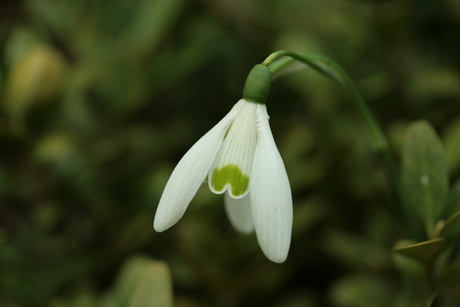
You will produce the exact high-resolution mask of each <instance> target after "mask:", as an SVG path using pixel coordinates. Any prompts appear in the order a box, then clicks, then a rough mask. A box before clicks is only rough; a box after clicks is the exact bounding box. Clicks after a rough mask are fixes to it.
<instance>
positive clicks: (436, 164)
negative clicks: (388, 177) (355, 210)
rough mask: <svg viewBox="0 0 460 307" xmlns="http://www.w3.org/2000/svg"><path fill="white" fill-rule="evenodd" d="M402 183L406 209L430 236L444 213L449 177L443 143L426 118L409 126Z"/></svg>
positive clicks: (403, 161) (403, 159) (403, 156)
mask: <svg viewBox="0 0 460 307" xmlns="http://www.w3.org/2000/svg"><path fill="white" fill-rule="evenodd" d="M402 184H403V191H404V200H405V206H406V211H407V212H408V214H409V215H414V216H415V219H414V220H413V223H417V222H421V224H422V225H423V227H424V232H425V234H426V235H427V236H428V237H431V236H432V235H433V231H434V227H435V225H436V223H437V222H438V221H439V219H441V217H443V215H444V214H445V213H446V205H447V203H446V202H447V192H448V177H447V166H446V161H445V157H444V150H443V147H442V143H441V141H440V140H439V138H438V137H437V135H436V133H435V132H434V130H433V128H432V127H431V126H430V124H429V123H427V122H425V121H420V122H416V123H414V124H412V125H410V126H409V128H408V132H407V141H406V143H405V146H404V148H403V152H402Z"/></svg>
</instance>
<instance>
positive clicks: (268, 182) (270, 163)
mask: <svg viewBox="0 0 460 307" xmlns="http://www.w3.org/2000/svg"><path fill="white" fill-rule="evenodd" d="M257 129H258V141H257V148H256V151H255V155H254V164H253V167H252V172H251V184H250V189H251V193H250V194H249V196H250V198H251V209H252V216H253V220H254V227H255V231H256V235H257V240H258V242H259V245H260V247H261V248H262V251H263V252H264V254H265V255H266V256H267V258H268V259H270V260H271V261H273V262H277V263H281V262H284V261H285V260H286V257H287V254H288V252H289V246H290V243H291V231H292V195H291V188H290V185H289V179H288V177H287V174H286V169H285V167H284V164H283V160H282V159H281V156H280V154H279V152H278V149H277V148H276V144H275V141H274V139H273V135H272V133H271V130H270V126H269V123H268V114H267V110H266V106H265V105H259V106H258V110H257Z"/></svg>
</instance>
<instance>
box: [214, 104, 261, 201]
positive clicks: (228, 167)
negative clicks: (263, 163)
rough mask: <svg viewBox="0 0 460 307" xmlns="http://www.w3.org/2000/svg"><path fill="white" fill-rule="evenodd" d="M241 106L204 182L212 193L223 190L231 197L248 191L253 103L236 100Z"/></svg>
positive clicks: (254, 127)
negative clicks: (206, 182)
mask: <svg viewBox="0 0 460 307" xmlns="http://www.w3.org/2000/svg"><path fill="white" fill-rule="evenodd" d="M240 103H241V104H242V107H241V109H240V111H239V113H238V115H237V116H236V117H235V120H234V121H233V123H232V126H231V127H230V130H229V131H228V134H227V136H226V137H225V140H224V142H223V144H222V147H221V149H220V151H219V153H218V154H217V156H216V160H215V162H214V165H213V167H212V168H211V169H210V170H209V174H208V184H209V188H210V189H211V191H212V192H213V193H216V194H221V193H224V192H225V191H226V190H228V192H229V193H230V195H231V196H232V197H233V198H242V197H244V196H245V195H246V194H247V193H248V191H249V181H250V173H251V169H252V161H253V158H254V151H255V149H256V144H257V121H256V111H257V104H256V103H253V102H248V101H246V100H244V99H241V100H240Z"/></svg>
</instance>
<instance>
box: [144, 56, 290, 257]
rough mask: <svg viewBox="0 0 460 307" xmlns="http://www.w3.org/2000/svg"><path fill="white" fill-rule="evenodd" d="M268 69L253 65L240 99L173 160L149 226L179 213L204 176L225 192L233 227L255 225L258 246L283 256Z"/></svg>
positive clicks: (281, 171)
mask: <svg viewBox="0 0 460 307" xmlns="http://www.w3.org/2000/svg"><path fill="white" fill-rule="evenodd" d="M270 85H271V71H270V69H269V68H268V67H267V66H264V65H256V66H255V67H254V68H253V70H252V71H251V72H250V74H249V76H248V79H247V81H246V85H245V88H244V92H243V99H241V100H240V101H238V102H237V103H236V104H235V105H234V106H233V108H232V110H231V111H230V112H229V113H228V114H227V115H226V116H225V117H224V118H223V119H222V120H221V121H220V122H219V123H218V124H217V125H216V126H215V127H214V128H212V129H211V130H210V131H209V132H208V133H206V134H205V135H204V136H203V137H202V138H201V139H200V140H198V142H196V143H195V145H193V146H192V148H190V150H189V151H188V152H187V153H186V154H185V155H184V157H183V158H182V159H181V160H180V161H179V163H178V165H177V166H176V168H175V169H174V171H173V173H172V174H171V177H170V178H169V181H168V183H167V184H166V187H165V189H164V192H163V195H162V196H161V199H160V203H159V205H158V208H157V212H156V214H155V220H154V224H153V225H154V228H155V230H156V231H158V232H162V231H164V230H166V229H168V228H170V227H171V226H173V225H174V224H176V223H177V221H178V220H179V219H180V218H181V217H182V215H183V214H184V212H185V210H186V209H187V207H188V205H189V203H190V201H191V200H192V198H193V197H194V195H195V194H196V192H197V190H198V188H199V187H200V186H201V184H202V183H203V181H204V180H205V179H206V178H207V179H208V180H207V181H208V185H209V188H210V189H211V191H212V192H214V193H216V194H222V193H225V199H224V202H225V210H226V212H227V215H228V217H229V219H230V222H231V224H232V225H233V226H234V228H235V229H237V230H238V231H240V232H242V233H250V232H252V231H253V229H255V232H256V235H257V240H258V242H259V245H260V247H261V248H262V251H263V252H264V254H265V255H266V256H267V258H268V259H270V260H271V261H273V262H277V263H281V262H284V261H285V260H286V257H287V254H288V251H289V246H290V241H291V228H292V197H291V188H290V185H289V180H288V177H287V174H286V170H285V167H284V164H283V161H282V159H281V156H280V154H279V152H278V149H277V148H276V145H275V141H274V139H273V136H272V133H271V130H270V126H269V123H268V119H269V116H268V113H267V108H266V106H265V101H266V99H267V96H268V93H269V90H270Z"/></svg>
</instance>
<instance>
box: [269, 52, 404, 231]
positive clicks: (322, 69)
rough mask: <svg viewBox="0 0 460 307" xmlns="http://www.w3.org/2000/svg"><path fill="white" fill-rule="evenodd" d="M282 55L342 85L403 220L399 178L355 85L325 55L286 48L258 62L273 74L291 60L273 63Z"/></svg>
mask: <svg viewBox="0 0 460 307" xmlns="http://www.w3.org/2000/svg"><path fill="white" fill-rule="evenodd" d="M284 56H288V57H290V58H292V59H294V60H297V61H300V62H302V63H304V64H307V65H308V66H309V67H310V68H312V69H314V70H316V71H317V72H319V73H321V74H323V75H325V76H327V77H329V78H332V79H334V80H336V81H337V82H339V83H340V84H341V85H342V86H343V87H344V88H345V90H346V91H347V93H348V94H349V95H350V97H351V98H352V102H353V103H354V106H355V107H356V109H357V110H358V113H359V115H360V116H361V117H362V118H363V119H364V122H365V124H366V125H367V127H368V128H369V130H370V131H371V135H372V137H373V140H374V143H375V146H376V150H377V152H378V153H379V154H380V156H381V157H382V160H383V163H384V165H385V168H386V172H387V176H388V179H389V181H390V188H391V190H392V192H393V194H394V196H395V200H396V202H397V205H398V208H399V210H400V211H401V214H402V215H403V217H404V218H405V219H407V213H406V212H405V210H404V206H403V205H402V202H403V200H402V193H401V183H400V181H401V179H400V177H399V172H398V169H397V167H396V163H395V161H394V158H393V155H392V153H391V151H390V147H389V143H388V140H387V138H386V136H385V134H384V133H383V131H382V129H381V128H380V126H379V124H378V122H377V120H376V119H375V117H374V115H373V114H372V112H371V110H370V109H369V107H368V106H367V104H366V103H365V101H364V99H363V97H362V96H361V94H360V92H359V91H358V88H357V87H356V85H355V84H354V82H353V81H352V80H351V78H350V77H349V76H348V74H347V73H346V72H345V71H344V70H343V69H342V67H341V66H340V65H338V64H337V63H336V62H334V61H333V60H331V59H329V58H326V57H323V56H318V55H299V54H296V53H294V52H291V51H287V50H279V51H276V52H274V53H272V54H270V55H269V56H268V57H267V58H266V59H265V61H264V62H263V63H262V65H266V66H268V67H269V68H271V69H272V72H273V74H276V73H278V72H279V71H281V70H282V69H283V68H285V67H286V66H288V65H289V64H291V63H292V62H293V61H285V60H284V61H283V62H282V63H281V64H278V65H277V64H276V63H275V61H277V60H279V58H281V57H284ZM279 62H281V61H279ZM408 225H410V224H408Z"/></svg>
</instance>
